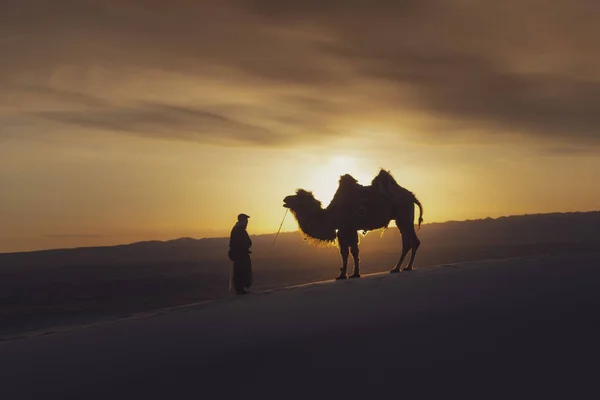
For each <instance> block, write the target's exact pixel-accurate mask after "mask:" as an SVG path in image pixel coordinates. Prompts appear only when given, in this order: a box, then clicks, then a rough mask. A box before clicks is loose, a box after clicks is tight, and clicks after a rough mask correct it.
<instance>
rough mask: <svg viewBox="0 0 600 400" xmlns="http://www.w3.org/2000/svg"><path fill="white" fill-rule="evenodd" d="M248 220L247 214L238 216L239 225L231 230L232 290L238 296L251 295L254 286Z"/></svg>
mask: <svg viewBox="0 0 600 400" xmlns="http://www.w3.org/2000/svg"><path fill="white" fill-rule="evenodd" d="M248 218H250V217H249V216H248V215H246V214H240V215H238V217H237V223H236V224H235V225H234V226H233V229H231V235H230V236H229V259H230V260H231V261H233V271H232V274H231V281H230V290H231V289H232V287H231V286H233V289H234V290H235V292H236V293H237V294H247V293H249V289H250V286H251V285H252V262H251V260H250V253H252V252H251V251H250V247H252V240H251V239H250V236H249V235H248V232H247V231H246V228H247V227H248Z"/></svg>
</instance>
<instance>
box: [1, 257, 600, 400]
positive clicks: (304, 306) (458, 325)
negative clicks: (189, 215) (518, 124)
mask: <svg viewBox="0 0 600 400" xmlns="http://www.w3.org/2000/svg"><path fill="white" fill-rule="evenodd" d="M599 265H600V252H597V253H585V254H573V255H570V256H564V255H561V256H537V257H528V258H518V259H511V260H497V261H481V262H473V263H462V264H452V265H444V266H439V267H433V268H427V269H421V270H416V271H413V272H403V273H401V274H398V275H389V274H374V275H372V276H368V277H365V278H364V279H361V280H349V281H343V282H331V281H329V282H322V283H319V284H312V285H303V286H301V287H294V288H287V289H283V290H276V291H268V292H263V293H255V294H252V295H250V296H247V297H243V298H231V299H223V300H218V301H214V302H209V303H203V304H197V305H194V306H189V307H180V308H176V309H172V310H170V311H168V312H160V313H155V314H154V315H150V314H147V315H145V316H144V317H143V318H130V319H125V320H121V321H119V322H117V323H110V324H102V325H98V326H94V327H88V328H82V329H73V330H70V331H66V332H57V333H54V334H46V335H38V336H33V337H29V338H25V339H19V340H7V341H4V342H1V343H0V374H1V377H2V385H0V398H3V399H21V398H22V399H30V398H55V397H57V396H60V398H63V399H64V398H82V399H91V398H113V399H114V398H131V399H133V398H156V397H161V398H188V397H194V398H211V399H212V398H215V399H217V398H218V399H223V398H240V397H250V398H277V399H279V398H307V397H310V398H332V396H333V398H345V399H347V398H361V399H364V398H383V397H384V396H385V397H386V398H387V397H389V396H391V395H393V396H398V397H400V396H403V395H409V394H410V395H412V396H414V395H418V396H419V397H418V398H434V397H435V398H439V397H440V396H443V397H444V398H446V397H452V398H457V397H459V396H462V397H464V396H467V397H471V398H493V397H496V396H497V397H503V398H506V396H510V397H511V398H541V397H555V396H559V397H560V396H568V397H569V398H583V397H586V398H593V397H595V395H597V394H598V393H594V391H596V392H597V391H598V390H597V388H596V387H595V385H594V384H593V382H594V380H595V379H596V375H597V372H598V360H600V351H599V349H600V346H599V345H598V337H600V335H599V334H600V315H599V313H598V310H600V290H599V289H600V269H599V268H598V266H599Z"/></svg>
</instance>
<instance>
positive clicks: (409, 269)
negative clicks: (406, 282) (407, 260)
mask: <svg viewBox="0 0 600 400" xmlns="http://www.w3.org/2000/svg"><path fill="white" fill-rule="evenodd" d="M412 270H414V268H408V267H407V268H402V271H412Z"/></svg>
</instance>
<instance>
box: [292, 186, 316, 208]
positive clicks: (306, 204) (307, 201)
mask: <svg viewBox="0 0 600 400" xmlns="http://www.w3.org/2000/svg"><path fill="white" fill-rule="evenodd" d="M283 206H284V207H286V208H289V209H290V210H292V211H298V210H303V211H308V210H320V209H321V202H320V201H319V200H317V199H315V196H314V195H313V194H312V192H308V191H306V190H304V189H298V190H297V191H296V194H294V195H291V196H287V197H286V198H284V199H283Z"/></svg>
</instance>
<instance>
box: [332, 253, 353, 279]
mask: <svg viewBox="0 0 600 400" xmlns="http://www.w3.org/2000/svg"><path fill="white" fill-rule="evenodd" d="M340 254H341V255H342V268H340V274H339V275H338V276H337V278H335V279H346V278H347V277H348V275H347V271H348V255H349V254H350V252H349V251H348V246H343V247H341V248H340Z"/></svg>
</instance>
